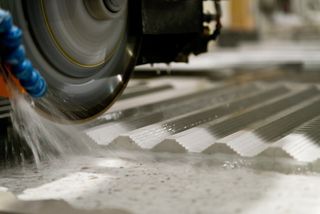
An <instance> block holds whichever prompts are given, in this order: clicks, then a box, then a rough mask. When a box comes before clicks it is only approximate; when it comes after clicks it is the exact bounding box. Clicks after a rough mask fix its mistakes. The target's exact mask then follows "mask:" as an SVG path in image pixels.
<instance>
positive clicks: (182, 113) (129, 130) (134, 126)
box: [86, 82, 320, 162]
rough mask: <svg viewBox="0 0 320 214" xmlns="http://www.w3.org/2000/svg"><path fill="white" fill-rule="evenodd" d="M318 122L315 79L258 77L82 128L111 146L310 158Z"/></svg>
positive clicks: (316, 151)
mask: <svg viewBox="0 0 320 214" xmlns="http://www.w3.org/2000/svg"><path fill="white" fill-rule="evenodd" d="M108 115H109V116H108ZM112 115H113V116H114V115H116V116H117V118H116V117H115V118H116V119H114V118H112ZM108 118H109V119H108ZM319 126H320V91H319V89H318V86H317V85H310V84H290V83H282V84H281V83H277V84H272V83H261V82H259V83H254V84H250V85H242V86H240V85H239V86H237V85H230V86H227V85H226V86H220V87H214V88H212V89H206V90H203V91H196V92H194V93H190V94H188V95H184V96H181V97H176V98H171V99H168V100H163V101H159V102H155V103H152V104H147V105H141V106H138V107H134V108H128V109H125V110H121V111H118V112H117V111H113V112H110V113H108V114H107V115H105V116H104V117H103V118H101V119H99V120H98V122H97V123H96V124H95V125H93V126H91V127H90V128H88V129H87V130H86V133H87V134H88V135H89V136H90V137H91V138H92V139H93V140H95V141H96V142H97V143H99V144H103V145H108V146H110V147H111V148H121V149H147V150H152V151H157V152H192V153H206V154H214V153H221V152H223V153H224V152H231V153H236V154H239V155H241V156H243V157H255V156H257V155H272V156H279V157H281V156H285V157H291V158H294V159H296V160H299V161H304V162H312V161H315V160H317V159H319V158H320V144H319V143H320V134H319V131H318V130H320V129H319V128H320V127H319Z"/></svg>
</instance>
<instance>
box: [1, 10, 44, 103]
mask: <svg viewBox="0 0 320 214" xmlns="http://www.w3.org/2000/svg"><path fill="white" fill-rule="evenodd" d="M0 54H1V56H0V57H1V61H2V62H4V63H6V64H8V65H10V66H11V69H12V74H13V75H14V76H15V77H16V78H17V79H18V80H19V82H20V84H21V85H22V87H24V89H25V90H26V91H27V92H28V94H29V95H30V96H32V97H35V98H40V97H43V96H44V95H45V93H46V92H47V84H46V82H45V80H44V79H43V77H42V76H41V74H40V73H39V72H38V71H37V70H36V69H35V68H34V67H33V66H32V63H31V62H30V60H28V59H27V58H26V52H25V49H24V47H23V44H22V31H21V29H19V28H18V27H17V26H15V25H13V21H12V16H11V14H10V13H9V12H8V11H5V10H2V9H0Z"/></svg>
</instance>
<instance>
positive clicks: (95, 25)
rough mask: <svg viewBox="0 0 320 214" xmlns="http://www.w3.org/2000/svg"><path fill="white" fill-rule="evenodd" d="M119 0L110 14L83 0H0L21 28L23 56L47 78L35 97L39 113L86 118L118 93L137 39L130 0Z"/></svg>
mask: <svg viewBox="0 0 320 214" xmlns="http://www.w3.org/2000/svg"><path fill="white" fill-rule="evenodd" d="M93 1H96V2H98V3H99V2H100V1H102V2H103V0H93ZM121 2H123V3H124V4H125V5H124V6H123V7H121V11H120V12H118V13H117V14H116V15H114V14H112V15H111V16H105V17H106V18H104V19H97V18H96V17H95V16H93V15H92V14H90V10H88V8H87V7H86V5H85V1H83V0H73V1H68V0H55V1H52V0H28V1H22V0H16V1H12V0H5V1H4V0H2V1H0V6H1V7H2V8H4V9H7V10H9V11H10V12H11V13H12V15H13V17H14V22H15V24H16V25H18V26H19V27H20V28H22V29H23V32H24V45H25V47H26V51H27V55H28V57H29V58H30V59H31V61H32V63H33V65H34V67H35V68H37V69H38V70H39V71H40V72H41V74H42V75H43V77H44V78H45V79H46V81H47V84H48V93H47V95H46V96H45V97H44V98H42V99H39V100H36V101H35V106H36V108H37V109H38V110H39V111H40V112H41V113H43V114H44V115H45V116H48V117H50V118H52V119H67V120H69V121H83V120H88V119H90V118H92V117H95V116H97V115H99V114H101V113H102V112H104V111H105V110H106V109H108V107H110V106H111V104H112V103H113V102H114V101H115V99H116V97H117V96H119V94H121V92H122V90H123V89H124V88H125V86H126V84H127V82H128V80H129V77H130V74H131V72H132V70H133V67H134V65H135V60H136V56H137V52H138V47H139V43H140V42H139V36H138V35H137V34H136V33H135V32H137V31H136V30H135V29H133V24H132V20H133V19H130V18H129V16H131V11H134V10H132V8H131V7H134V4H135V1H121ZM103 10H104V8H102V11H103ZM100 12H101V11H100ZM91 13H92V12H91ZM107 15H108V14H107Z"/></svg>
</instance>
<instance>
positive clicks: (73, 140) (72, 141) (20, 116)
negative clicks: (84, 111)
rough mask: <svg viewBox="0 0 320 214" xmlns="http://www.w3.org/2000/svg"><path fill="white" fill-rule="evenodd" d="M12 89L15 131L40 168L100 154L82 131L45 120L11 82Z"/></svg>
mask: <svg viewBox="0 0 320 214" xmlns="http://www.w3.org/2000/svg"><path fill="white" fill-rule="evenodd" d="M8 87H9V89H10V91H11V92H12V97H11V98H10V102H11V105H12V114H11V118H12V124H13V127H14V129H15V130H16V131H17V133H18V134H19V135H20V136H21V137H22V138H23V139H24V140H25V141H26V143H27V144H28V146H29V147H30V149H31V151H32V154H33V158H34V161H35V163H36V165H37V166H39V165H40V162H41V161H42V160H49V161H50V160H52V159H56V158H58V157H59V158H63V157H68V156H72V155H89V154H91V153H92V152H93V151H95V153H96V152H97V151H98V148H97V145H95V144H94V143H93V142H92V141H91V140H90V138H89V137H87V136H86V135H85V134H84V133H83V132H82V131H81V130H80V129H79V128H77V127H75V126H72V125H63V124H57V123H55V122H53V121H50V120H48V119H46V118H44V117H42V116H41V115H39V114H38V113H37V112H36V110H35V108H34V105H33V102H32V100H31V99H30V98H29V97H28V96H26V95H23V94H21V93H20V92H19V91H18V90H17V88H16V87H15V85H14V84H12V83H11V81H9V82H8ZM44 101H45V103H46V108H47V109H49V110H50V111H52V112H55V113H56V112H57V109H55V108H54V106H53V105H50V103H49V102H47V101H46V100H44ZM60 115H61V116H62V115H63V114H62V113H61V114H60Z"/></svg>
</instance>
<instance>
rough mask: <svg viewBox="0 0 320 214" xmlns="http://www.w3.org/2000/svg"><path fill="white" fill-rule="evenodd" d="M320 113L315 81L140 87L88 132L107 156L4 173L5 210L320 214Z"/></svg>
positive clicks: (0, 205) (0, 191)
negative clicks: (313, 82) (312, 82)
mask: <svg viewBox="0 0 320 214" xmlns="http://www.w3.org/2000/svg"><path fill="white" fill-rule="evenodd" d="M152 89H154V90H152ZM148 91H149V92H148ZM319 106H320V89H319V86H318V85H317V84H311V83H308V84H307V83H293V82H281V81H280V82H272V83H270V82H253V83H247V84H241V85H238V84H236V85H235V84H223V83H222V84H221V83H219V82H218V83H212V82H210V81H207V80H196V81H195V80H190V79H181V78H180V81H178V80H174V79H173V80H172V79H164V80H162V79H161V78H160V79H158V80H155V81H148V82H147V83H143V82H142V83H141V82H140V83H139V84H133V85H131V87H129V88H128V90H127V92H126V93H125V94H124V96H123V98H122V99H121V100H120V101H119V102H117V103H116V104H115V105H114V106H113V107H112V109H110V111H108V113H106V114H105V115H103V116H101V117H100V118H98V119H97V120H95V121H94V122H92V123H90V124H87V125H85V126H84V127H82V130H83V133H85V134H86V135H87V137H88V141H92V142H91V143H92V144H98V145H99V147H101V148H100V151H99V152H97V153H93V154H88V155H83V156H80V157H79V156H70V157H67V158H64V159H61V160H54V161H50V162H43V163H42V164H41V165H40V166H39V168H36V167H35V166H34V165H28V164H25V165H24V166H23V167H6V168H3V169H1V171H0V176H1V179H0V199H1V200H0V210H5V211H17V210H18V211H21V209H22V207H23V210H24V211H26V209H29V210H28V211H29V212H34V213H45V212H44V211H43V209H42V211H41V212H40V211H39V207H40V208H41V207H42V208H45V209H44V210H47V211H48V212H47V213H52V211H55V212H56V211H57V210H61V213H72V212H74V213H80V212H84V213H99V212H101V213H234V214H237V213H319V211H320V204H319V203H318V202H319V200H320V179H319V178H320V175H319V172H320V165H319V161H318V159H319V157H320V147H319V137H320V136H319V132H318V131H317V130H319V126H320V122H319V121H320V108H319ZM43 200H50V201H43ZM52 200H62V201H52ZM32 201H33V202H32ZM67 203H68V204H67ZM19 209H20V210H19Z"/></svg>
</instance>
